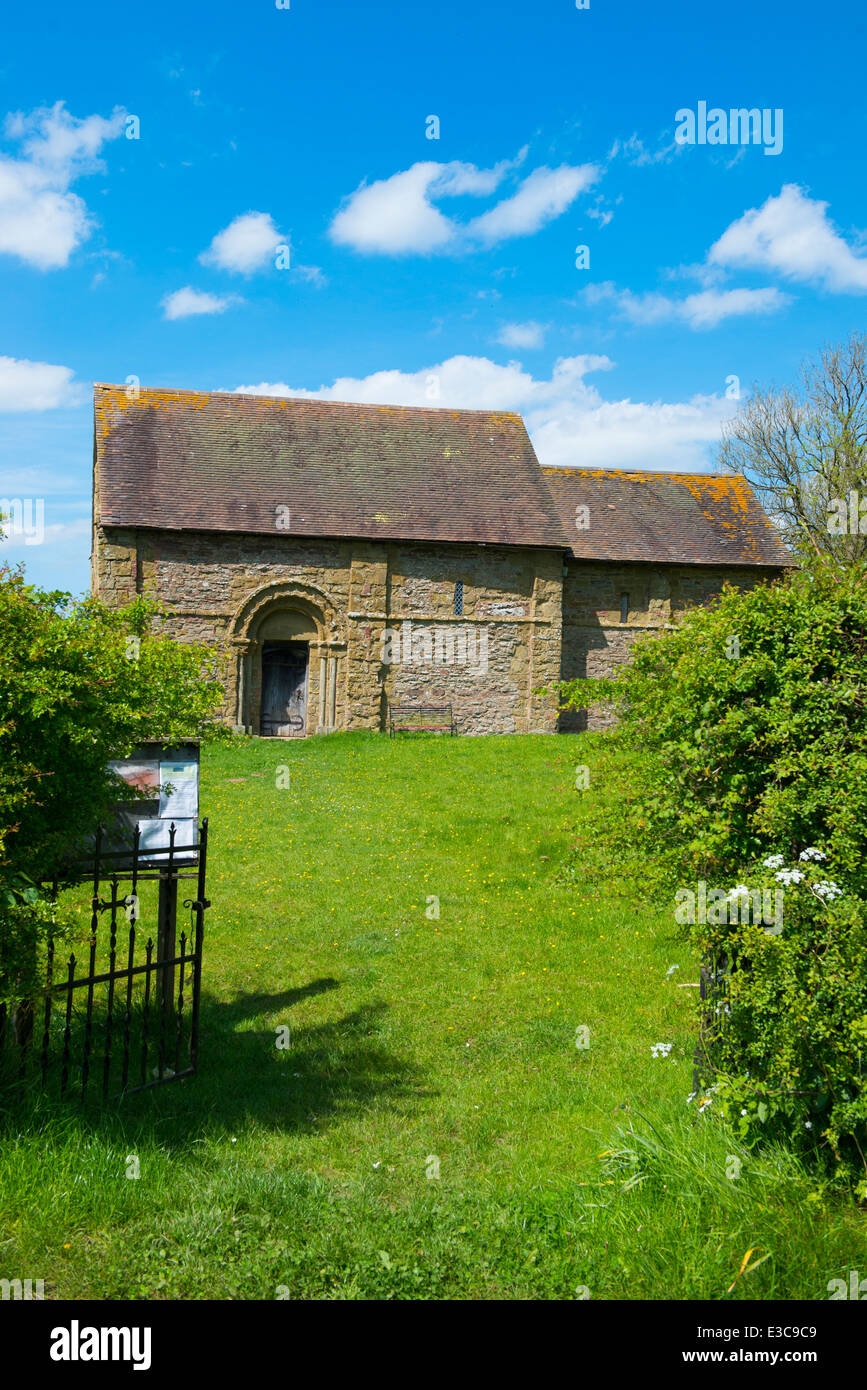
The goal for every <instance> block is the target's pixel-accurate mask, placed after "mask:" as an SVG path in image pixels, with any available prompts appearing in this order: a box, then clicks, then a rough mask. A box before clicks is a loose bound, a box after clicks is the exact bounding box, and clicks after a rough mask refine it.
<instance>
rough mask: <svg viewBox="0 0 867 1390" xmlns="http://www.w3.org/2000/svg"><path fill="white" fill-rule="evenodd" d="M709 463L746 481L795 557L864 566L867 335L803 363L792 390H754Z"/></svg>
mask: <svg viewBox="0 0 867 1390" xmlns="http://www.w3.org/2000/svg"><path fill="white" fill-rule="evenodd" d="M716 457H717V463H718V465H719V466H720V467H721V468H722V470H723V471H726V472H734V473H740V474H742V475H743V477H745V478H746V479H747V482H748V483H749V484H750V485H751V487H752V488H753V489H754V491H755V492H756V493H757V495H758V497H759V500H760V501H761V503H762V505H763V506H764V507H765V509H766V511H767V512H768V513H769V515H770V516H771V517H772V518H773V519H774V521H775V522H776V523H777V525H778V526H779V528H780V531H781V533H782V536H783V539H784V540H785V541H786V543H787V544H788V545H789V546H790V547H791V548H792V549H793V550H794V551H795V552H796V553H800V554H801V555H811V556H814V557H815V556H818V557H821V558H823V559H829V560H831V561H832V562H833V563H835V564H836V565H843V566H847V567H848V566H850V565H858V566H860V565H863V564H864V563H865V562H867V338H865V336H864V335H863V334H859V333H853V334H852V336H851V338H850V339H849V341H848V342H847V343H845V344H843V345H840V346H836V347H834V346H829V347H826V348H825V349H824V351H823V352H822V353H821V355H820V356H819V358H818V359H817V360H808V361H806V362H805V363H804V364H803V366H802V368H801V384H800V387H799V389H796V390H792V389H789V388H786V389H784V390H781V391H777V390H775V389H774V388H773V387H771V388H769V389H762V388H759V387H756V388H755V389H754V393H753V395H752V396H750V397H749V398H748V400H746V401H745V403H744V405H743V406H742V407H741V409H740V411H739V412H738V414H737V415H736V416H735V418H734V419H733V420H731V421H729V422H727V423H726V424H725V425H724V426H723V435H722V441H721V443H720V445H719V448H718V450H717V456H716Z"/></svg>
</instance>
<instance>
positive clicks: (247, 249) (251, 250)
mask: <svg viewBox="0 0 867 1390" xmlns="http://www.w3.org/2000/svg"><path fill="white" fill-rule="evenodd" d="M283 244H286V243H285V241H284V238H283V237H282V236H281V235H280V232H279V231H278V229H277V227H276V226H275V225H274V221H273V219H272V217H271V215H270V213H267V212H245V213H242V214H241V215H240V217H236V218H235V219H234V220H233V221H232V222H230V223H229V225H228V227H224V228H223V230H222V231H221V232H218V233H217V235H216V236H215V237H214V240H213V241H212V242H211V244H210V246H209V247H208V249H207V250H206V251H203V252H202V254H201V255H200V256H199V260H200V261H201V262H202V264H203V265H212V266H216V267H217V269H218V270H231V271H235V272H237V273H238V274H241V275H251V274H252V273H253V271H254V270H262V269H263V267H264V266H266V265H267V264H268V263H269V261H270V262H272V263H273V261H274V258H275V256H276V252H277V247H278V246H279V245H283Z"/></svg>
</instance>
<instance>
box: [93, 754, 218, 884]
mask: <svg viewBox="0 0 867 1390" xmlns="http://www.w3.org/2000/svg"><path fill="white" fill-rule="evenodd" d="M108 766H109V769H110V770H111V771H112V772H114V773H116V774H117V776H118V777H122V778H123V780H124V782H127V783H128V784H129V787H130V792H131V796H130V799H129V800H128V801H126V800H125V801H120V802H117V803H116V805H115V808H114V809H115V822H114V827H113V830H110V831H109V832H108V836H107V838H108V839H110V840H111V841H115V840H117V839H118V838H119V839H120V841H121V843H120V844H119V845H118V848H121V847H123V848H126V847H127V846H129V845H131V844H132V837H133V834H134V832H135V827H136V825H139V826H140V827H141V850H142V854H141V860H142V862H143V863H145V862H147V861H148V860H150V862H152V863H153V864H154V866H158V865H162V864H165V863H167V861H168V856H167V855H159V856H153V855H148V854H147V853H146V852H145V851H147V850H148V849H167V848H168V845H169V828H170V826H171V825H172V824H174V826H175V831H176V833H175V848H176V850H177V851H178V853H177V855H176V858H177V859H179V860H182V861H183V860H186V861H189V860H191V859H195V857H196V852H195V849H193V848H192V847H193V846H195V845H196V844H197V842H198V834H197V830H198V824H199V745H198V744H197V743H182V744H173V745H169V744H165V743H141V744H139V746H138V747H137V748H136V749H135V751H134V752H133V754H132V756H131V757H129V758H119V759H117V760H116V761H114V762H110V763H109V764H108ZM106 847H107V848H108V846H106ZM112 847H113V846H112ZM184 850H186V853H184Z"/></svg>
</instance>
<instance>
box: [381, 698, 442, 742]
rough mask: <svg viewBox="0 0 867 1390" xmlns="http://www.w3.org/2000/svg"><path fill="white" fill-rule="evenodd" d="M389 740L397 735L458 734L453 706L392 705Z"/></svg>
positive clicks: (389, 720) (389, 718)
mask: <svg viewBox="0 0 867 1390" xmlns="http://www.w3.org/2000/svg"><path fill="white" fill-rule="evenodd" d="M388 732H389V738H394V736H395V734H410V733H413V734H421V733H428V734H434V733H441V734H451V735H452V737H454V735H455V734H456V733H457V727H456V725H455V721H454V718H453V716H452V707H451V705H391V706H390V708H389V711H388Z"/></svg>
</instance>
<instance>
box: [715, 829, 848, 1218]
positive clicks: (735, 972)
mask: <svg viewBox="0 0 867 1390" xmlns="http://www.w3.org/2000/svg"><path fill="white" fill-rule="evenodd" d="M781 858H782V856H776V857H771V858H769V859H768V860H767V861H766V862H765V864H763V865H762V866H759V867H757V869H756V871H755V873H753V874H748V875H747V877H748V878H749V881H750V885H751V886H753V887H755V886H757V885H758V886H759V887H760V889H761V888H767V887H768V885H770V887H771V888H772V889H773V890H776V891H782V893H783V898H784V902H783V912H782V915H781V919H780V921H779V923H778V925H775V926H772V927H768V926H767V925H766V924H765V923H764V922H762V921H761V920H756V917H757V914H756V913H755V912H754V911H749V910H747V909H746V906H745V905H744V907H742V908H741V909H740V910H735V911H733V912H732V911H731V910H730V911H729V912H728V913H727V914H724V915H723V914H715V915H723V920H721V921H719V922H715V921H708V922H707V923H701V922H698V923H696V924H695V925H693V926H692V928H691V929H690V932H689V935H690V938H691V940H692V941H693V942H694V944H695V945H696V946H697V947H698V948H699V951H700V953H701V955H702V956H703V958H704V959H705V960H706V961H709V962H713V964H714V966H715V967H716V970H715V971H714V974H715V975H716V977H717V978H716V980H715V981H714V982H713V984H714V985H715V987H712V989H711V1002H710V1008H709V1012H708V1015H707V1017H706V1019H705V1026H704V1029H703V1036H702V1051H703V1054H704V1067H705V1070H706V1073H707V1079H708V1081H710V1080H711V1079H712V1081H713V1086H712V1089H711V1091H710V1092H709V1093H708V1094H709V1095H710V1094H712V1096H713V1099H714V1100H715V1101H716V1103H717V1104H719V1106H720V1108H721V1109H722V1112H723V1114H724V1115H725V1116H726V1117H727V1118H728V1119H729V1121H730V1122H731V1124H732V1125H733V1127H734V1130H735V1133H737V1134H738V1136H739V1138H740V1139H741V1140H743V1141H744V1142H746V1143H751V1142H754V1141H756V1140H757V1139H760V1138H761V1139H767V1138H769V1137H773V1138H788V1139H789V1140H790V1141H792V1142H794V1144H795V1146H796V1148H797V1149H798V1151H799V1152H801V1153H802V1154H803V1155H804V1156H806V1155H807V1154H809V1153H810V1152H813V1153H815V1154H820V1153H821V1154H823V1156H827V1155H828V1154H830V1155H831V1156H832V1158H833V1161H834V1163H835V1165H839V1166H840V1167H841V1168H843V1169H844V1170H847V1171H849V1172H850V1173H851V1174H853V1175H854V1176H855V1178H856V1181H857V1183H858V1190H859V1194H860V1195H861V1196H862V1198H867V1161H865V1149H867V1091H865V1089H864V1073H865V1063H867V910H865V906H864V904H863V902H859V901H858V900H857V899H856V898H855V896H854V894H852V893H851V892H844V891H841V890H840V889H839V887H838V885H836V884H835V883H834V881H833V879H829V878H828V870H827V866H826V865H825V864H822V865H821V866H818V865H816V864H812V863H809V862H807V863H803V862H801V863H799V864H798V866H797V867H796V868H795V870H794V871H792V870H785V869H784V870H782V871H781V872H776V873H774V874H770V873H769V872H768V866H773V867H775V866H776V864H777V863H778V862H779V860H780V859H781ZM823 858H824V855H823ZM781 882H782V883H785V885H786V886H785V888H783V889H782V890H780V883H781ZM742 887H743V886H742ZM832 890H833V892H832ZM707 915H708V917H711V916H712V915H714V914H711V913H708V914H707ZM700 1103H701V1102H700Z"/></svg>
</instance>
